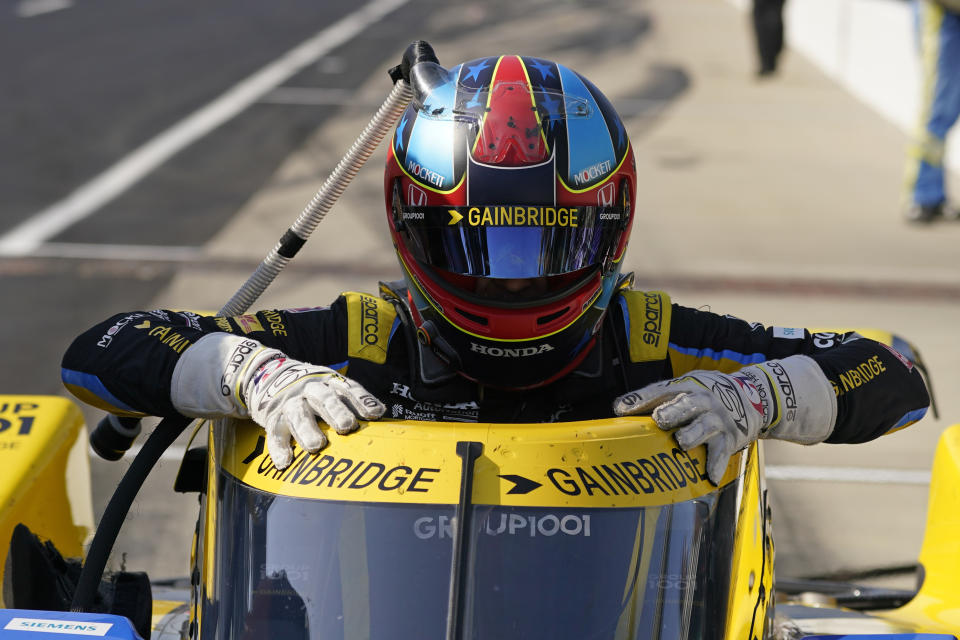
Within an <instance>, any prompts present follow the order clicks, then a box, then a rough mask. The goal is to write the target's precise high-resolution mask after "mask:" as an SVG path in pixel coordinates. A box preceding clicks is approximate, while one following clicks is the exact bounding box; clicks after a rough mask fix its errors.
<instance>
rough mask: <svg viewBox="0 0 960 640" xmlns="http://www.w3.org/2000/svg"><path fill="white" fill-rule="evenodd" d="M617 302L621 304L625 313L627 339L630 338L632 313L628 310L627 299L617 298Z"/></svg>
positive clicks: (621, 308)
mask: <svg viewBox="0 0 960 640" xmlns="http://www.w3.org/2000/svg"><path fill="white" fill-rule="evenodd" d="M617 302H619V303H620V310H621V311H623V326H624V327H625V328H626V330H627V338H630V311H629V310H627V299H626V298H624V297H623V296H617Z"/></svg>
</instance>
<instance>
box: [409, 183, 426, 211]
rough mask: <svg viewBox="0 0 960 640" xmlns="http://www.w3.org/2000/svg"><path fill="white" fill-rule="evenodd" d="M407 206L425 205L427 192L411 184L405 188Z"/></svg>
mask: <svg viewBox="0 0 960 640" xmlns="http://www.w3.org/2000/svg"><path fill="white" fill-rule="evenodd" d="M407 204H409V205H413V206H414V207H422V206H425V205H426V204H427V192H426V191H424V190H423V189H421V188H419V187H415V186H413V185H412V184H411V185H410V186H409V187H407Z"/></svg>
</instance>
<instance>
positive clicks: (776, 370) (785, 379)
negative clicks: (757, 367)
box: [766, 360, 797, 420]
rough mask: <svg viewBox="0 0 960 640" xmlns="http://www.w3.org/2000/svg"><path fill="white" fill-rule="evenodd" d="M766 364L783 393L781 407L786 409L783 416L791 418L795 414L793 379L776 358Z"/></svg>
mask: <svg viewBox="0 0 960 640" xmlns="http://www.w3.org/2000/svg"><path fill="white" fill-rule="evenodd" d="M766 364H767V367H768V368H769V369H770V373H772V374H773V376H774V379H775V380H776V381H777V386H779V387H780V393H781V394H783V407H784V409H786V411H784V416H785V417H786V419H787V420H793V419H794V418H795V417H796V414H797V395H796V393H795V392H794V390H793V381H792V380H791V379H790V376H788V375H787V370H786V369H784V368H783V365H782V364H780V363H779V362H777V361H776V360H770V361H768V362H767V363H766Z"/></svg>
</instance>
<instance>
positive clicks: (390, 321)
mask: <svg viewBox="0 0 960 640" xmlns="http://www.w3.org/2000/svg"><path fill="white" fill-rule="evenodd" d="M384 291H388V290H386V289H385V290H384ZM387 297H391V296H389V295H388V296H387ZM404 297H405V296H402V293H401V295H399V296H397V297H396V298H393V299H392V303H391V302H387V301H386V300H384V299H383V298H380V297H376V296H372V295H366V294H358V293H346V294H343V295H341V296H340V297H339V298H338V299H337V300H336V302H334V303H333V304H332V305H331V306H330V307H318V308H310V309H287V310H277V311H260V312H258V313H256V314H251V315H244V316H237V317H231V318H224V317H212V316H198V315H196V314H193V313H189V312H174V311H167V310H155V311H144V312H133V313H126V314H119V315H116V316H113V317H112V318H110V319H108V320H105V321H104V322H102V323H100V324H98V325H97V326H95V327H93V328H92V329H90V330H89V331H87V332H85V333H83V334H82V335H80V336H79V337H78V338H77V339H76V340H75V341H74V342H73V344H72V345H71V346H70V347H69V349H68V350H67V352H66V354H65V355H64V358H63V380H64V383H65V384H66V386H67V387H68V389H70V391H71V392H73V393H74V394H75V395H77V396H78V397H79V398H80V399H82V400H84V401H87V402H89V403H91V404H94V405H96V406H99V407H101V408H103V409H106V410H108V411H112V412H114V413H119V414H126V415H140V414H146V415H156V416H166V415H170V414H174V413H175V410H174V407H173V405H172V403H171V400H170V380H171V376H172V374H173V370H174V367H175V365H176V364H177V361H178V359H179V358H180V356H181V355H182V353H183V352H184V351H185V350H186V349H187V348H189V346H190V345H191V344H193V343H195V342H196V341H197V340H199V339H200V338H201V337H202V336H203V335H205V334H209V333H212V332H223V331H226V332H229V333H233V334H236V335H240V336H246V337H250V338H254V339H256V340H259V341H260V342H262V343H263V344H265V345H268V346H270V347H275V348H277V349H280V350H281V351H283V352H285V353H286V354H287V355H288V356H290V357H292V358H296V359H298V360H302V361H305V362H310V363H313V364H317V365H324V366H328V367H331V368H333V369H336V370H338V371H341V372H342V373H344V374H345V375H347V376H349V377H350V378H352V379H354V380H356V381H358V382H359V383H361V384H362V385H363V386H364V387H365V388H366V389H367V390H368V391H370V392H371V393H373V394H374V395H375V396H376V397H378V398H379V399H380V400H381V401H382V402H383V403H384V404H385V405H386V406H387V413H386V415H385V416H384V418H389V419H412V420H435V421H471V422H472V421H482V422H501V423H510V422H517V423H523V422H556V421H570V420H587V419H595V418H603V417H610V416H612V415H613V409H612V405H613V401H614V399H615V398H616V397H618V396H620V395H622V394H624V393H626V392H628V391H632V390H635V389H638V388H640V387H643V386H645V385H647V384H649V383H651V382H655V381H659V380H664V379H669V378H673V377H676V376H679V375H681V374H684V373H686V372H688V371H691V370H694V369H714V370H722V371H726V372H731V371H734V370H736V369H738V368H740V367H742V366H744V365H747V364H754V363H759V362H764V361H765V360H768V359H771V358H784V357H786V356H790V355H793V354H807V355H809V356H810V357H811V358H813V359H814V360H815V361H816V362H817V363H818V364H819V366H820V367H821V368H822V369H823V371H824V373H825V374H826V376H827V378H828V379H829V380H830V381H831V383H832V384H833V387H834V391H835V393H836V396H837V405H838V407H837V408H838V411H837V421H836V427H835V428H834V431H833V433H832V434H831V436H830V438H829V439H828V442H842V443H852V442H864V441H867V440H872V439H874V438H877V437H879V436H881V435H883V434H885V433H888V432H890V431H893V430H896V429H899V428H902V427H904V426H906V425H908V424H911V423H912V422H915V421H916V420H918V419H920V418H921V417H923V415H924V413H925V412H926V408H927V405H928V404H929V396H928V394H927V389H926V386H925V384H924V381H923V379H922V377H921V375H920V374H919V372H918V371H917V370H916V367H915V366H914V364H913V363H912V361H911V360H910V359H908V358H912V355H911V354H910V352H909V350H908V349H909V348H908V347H906V346H904V345H898V346H899V347H900V348H901V350H902V351H904V352H906V354H907V355H906V357H905V356H904V355H901V353H900V352H898V351H897V350H894V349H892V348H890V347H887V346H885V345H883V344H880V343H878V342H875V341H873V340H868V339H865V338H858V337H857V336H856V335H855V334H852V333H830V332H825V333H815V334H811V333H810V332H809V331H806V330H804V329H785V328H779V327H771V328H764V327H763V326H760V325H758V324H748V323H747V322H744V321H743V320H740V319H738V318H734V317H730V316H720V315H717V314H714V313H710V312H707V311H699V310H696V309H691V308H688V307H683V306H679V305H677V304H671V303H670V301H669V297H668V296H667V295H666V294H663V293H661V292H647V293H644V292H639V291H621V292H620V293H619V294H617V296H615V298H614V300H613V302H612V303H611V305H610V309H609V311H608V313H607V315H606V318H605V320H604V322H603V326H602V329H601V331H600V332H599V340H598V341H597V343H596V346H595V347H594V348H593V350H592V351H591V353H590V354H589V355H588V356H587V358H586V359H585V360H584V361H583V363H581V365H580V366H579V367H578V368H577V369H576V370H574V371H573V372H572V373H570V374H568V375H566V376H565V377H563V378H561V379H560V380H558V381H556V382H554V383H552V384H549V385H547V386H544V387H540V388H535V389H528V390H525V391H511V390H505V389H497V388H493V387H484V386H480V385H478V384H476V383H473V382H470V381H468V380H466V379H465V378H463V377H460V376H457V375H448V376H439V377H438V376H427V377H430V378H437V379H438V380H439V381H437V382H434V383H433V384H429V385H428V384H425V383H424V382H423V378H424V375H422V374H421V371H422V370H423V369H424V367H423V364H422V362H423V359H424V358H425V356H424V353H423V348H422V347H420V346H419V344H418V343H417V341H416V339H415V334H416V332H415V328H413V327H412V326H411V323H410V321H409V316H408V314H407V313H406V312H405V309H406V307H405V306H404V305H403V303H401V302H400V301H399V300H401V299H403V298H404ZM503 366H509V359H508V358H504V363H503Z"/></svg>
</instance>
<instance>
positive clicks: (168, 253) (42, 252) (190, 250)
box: [30, 242, 203, 262]
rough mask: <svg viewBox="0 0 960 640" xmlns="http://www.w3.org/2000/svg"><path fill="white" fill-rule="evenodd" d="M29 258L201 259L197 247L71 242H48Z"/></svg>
mask: <svg viewBox="0 0 960 640" xmlns="http://www.w3.org/2000/svg"><path fill="white" fill-rule="evenodd" d="M30 255H31V256H32V257H38V258H83V259H94V260H123V261H129V262H141V261H144V260H156V261H159V262H190V261H192V260H197V259H199V258H201V257H203V250H202V249H201V248H200V247H171V246H161V245H156V246H155V245H143V244H85V243H80V242H77V243H73V242H47V243H46V244H42V245H40V246H39V247H37V248H36V249H34V250H33V251H32V252H31V253H30Z"/></svg>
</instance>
